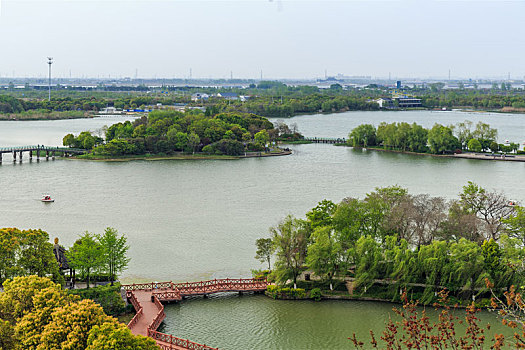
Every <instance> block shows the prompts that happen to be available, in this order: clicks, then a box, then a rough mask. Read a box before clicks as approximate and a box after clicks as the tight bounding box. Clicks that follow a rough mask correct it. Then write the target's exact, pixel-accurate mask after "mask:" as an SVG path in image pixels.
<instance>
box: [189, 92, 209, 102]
mask: <svg viewBox="0 0 525 350" xmlns="http://www.w3.org/2000/svg"><path fill="white" fill-rule="evenodd" d="M209 98H210V95H208V94H203V93H200V92H197V93H195V94H193V95H191V100H192V101H194V102H197V101H200V100H204V101H206V100H207V99H209Z"/></svg>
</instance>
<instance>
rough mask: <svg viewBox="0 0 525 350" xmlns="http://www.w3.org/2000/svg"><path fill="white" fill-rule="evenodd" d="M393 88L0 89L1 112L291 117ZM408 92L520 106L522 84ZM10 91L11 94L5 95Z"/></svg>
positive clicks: (446, 101)
mask: <svg viewBox="0 0 525 350" xmlns="http://www.w3.org/2000/svg"><path fill="white" fill-rule="evenodd" d="M224 92H230V93H234V94H237V95H239V96H240V95H243V96H248V99H247V100H246V101H240V100H228V99H224V98H221V97H216V95H217V94H218V93H224ZM391 92H392V90H391V89H390V88H387V87H381V86H378V85H376V84H370V85H369V86H367V87H365V88H345V89H343V87H342V86H341V85H340V84H332V86H331V87H330V88H328V89H321V88H318V87H316V86H307V85H303V86H291V85H290V86H289V85H286V84H283V83H280V82H271V81H268V82H260V83H259V84H257V85H256V84H251V85H250V86H248V87H246V88H241V87H238V88H229V87H190V86H162V87H155V88H148V87H146V86H137V87H135V88H134V90H133V89H132V90H130V89H129V87H126V88H125V89H124V88H123V89H121V90H119V89H118V87H109V86H106V87H104V86H101V87H100V88H98V89H96V90H93V91H69V90H67V89H66V90H64V89H59V90H56V91H54V92H53V93H54V97H53V98H52V100H51V101H48V100H47V99H45V98H43V97H44V95H42V94H41V93H38V94H36V95H34V96H33V97H32V98H27V97H25V95H26V94H27V96H32V94H31V93H30V90H27V89H24V90H23V93H24V98H16V97H14V96H19V94H17V92H16V91H7V92H6V95H0V113H21V112H24V111H32V110H40V111H99V110H100V109H102V108H104V107H107V106H114V107H116V108H122V109H135V108H144V107H145V106H156V105H157V104H162V105H173V104H175V103H184V104H189V105H190V106H196V105H198V106H204V107H212V106H216V107H217V108H219V110H220V111H222V112H228V111H229V112H231V111H238V112H245V113H254V114H258V115H262V116H265V117H290V116H293V115H297V114H304V113H319V112H325V113H326V112H341V111H351V110H376V109H378V108H379V106H378V105H377V103H375V102H373V100H374V99H377V98H380V97H382V98H387V97H391ZM401 92H402V93H405V94H407V95H410V96H414V97H417V98H421V100H422V105H423V107H426V108H443V107H449V108H450V107H471V108H479V109H489V110H496V109H501V108H504V107H513V108H525V94H524V92H523V90H518V89H512V88H510V87H508V86H506V85H503V87H498V86H496V87H493V88H492V89H464V88H460V89H456V90H445V89H443V84H441V85H440V84H439V83H436V84H431V85H430V86H428V87H424V88H422V87H415V88H408V87H404V88H403V89H402V91H401ZM194 93H206V94H209V95H210V98H209V99H206V100H198V101H192V99H191V96H192V94H194ZM7 94H11V95H7Z"/></svg>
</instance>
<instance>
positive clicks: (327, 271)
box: [306, 227, 341, 290]
mask: <svg viewBox="0 0 525 350" xmlns="http://www.w3.org/2000/svg"><path fill="white" fill-rule="evenodd" d="M330 231H331V228H330V227H319V228H317V229H316V230H315V231H314V232H313V233H312V238H313V243H312V244H311V245H310V246H309V247H308V255H307V256H306V265H307V266H308V268H310V269H312V271H313V272H315V274H316V275H318V276H320V277H323V278H326V279H327V280H328V282H329V283H330V290H333V287H332V279H333V277H334V275H335V274H336V273H337V270H338V268H339V267H340V266H341V264H340V262H341V259H340V255H341V246H340V245H339V243H338V242H337V241H336V240H335V237H333V236H332V235H331V233H330Z"/></svg>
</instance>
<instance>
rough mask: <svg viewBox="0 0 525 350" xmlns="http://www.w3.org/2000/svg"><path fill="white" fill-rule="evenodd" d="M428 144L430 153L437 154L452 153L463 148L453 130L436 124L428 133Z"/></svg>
mask: <svg viewBox="0 0 525 350" xmlns="http://www.w3.org/2000/svg"><path fill="white" fill-rule="evenodd" d="M428 143H429V145H430V151H431V152H432V153H435V154H438V153H443V154H444V153H445V152H452V151H454V150H455V149H457V148H459V147H461V146H460V145H459V141H458V139H457V138H456V137H455V136H454V135H453V134H452V129H451V128H449V127H446V126H443V125H440V124H435V125H434V126H433V127H432V129H430V131H429V132H428Z"/></svg>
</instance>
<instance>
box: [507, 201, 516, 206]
mask: <svg viewBox="0 0 525 350" xmlns="http://www.w3.org/2000/svg"><path fill="white" fill-rule="evenodd" d="M507 205H508V206H509V207H515V206H517V205H518V202H516V201H513V200H510V201H509V202H508V203H507Z"/></svg>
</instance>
